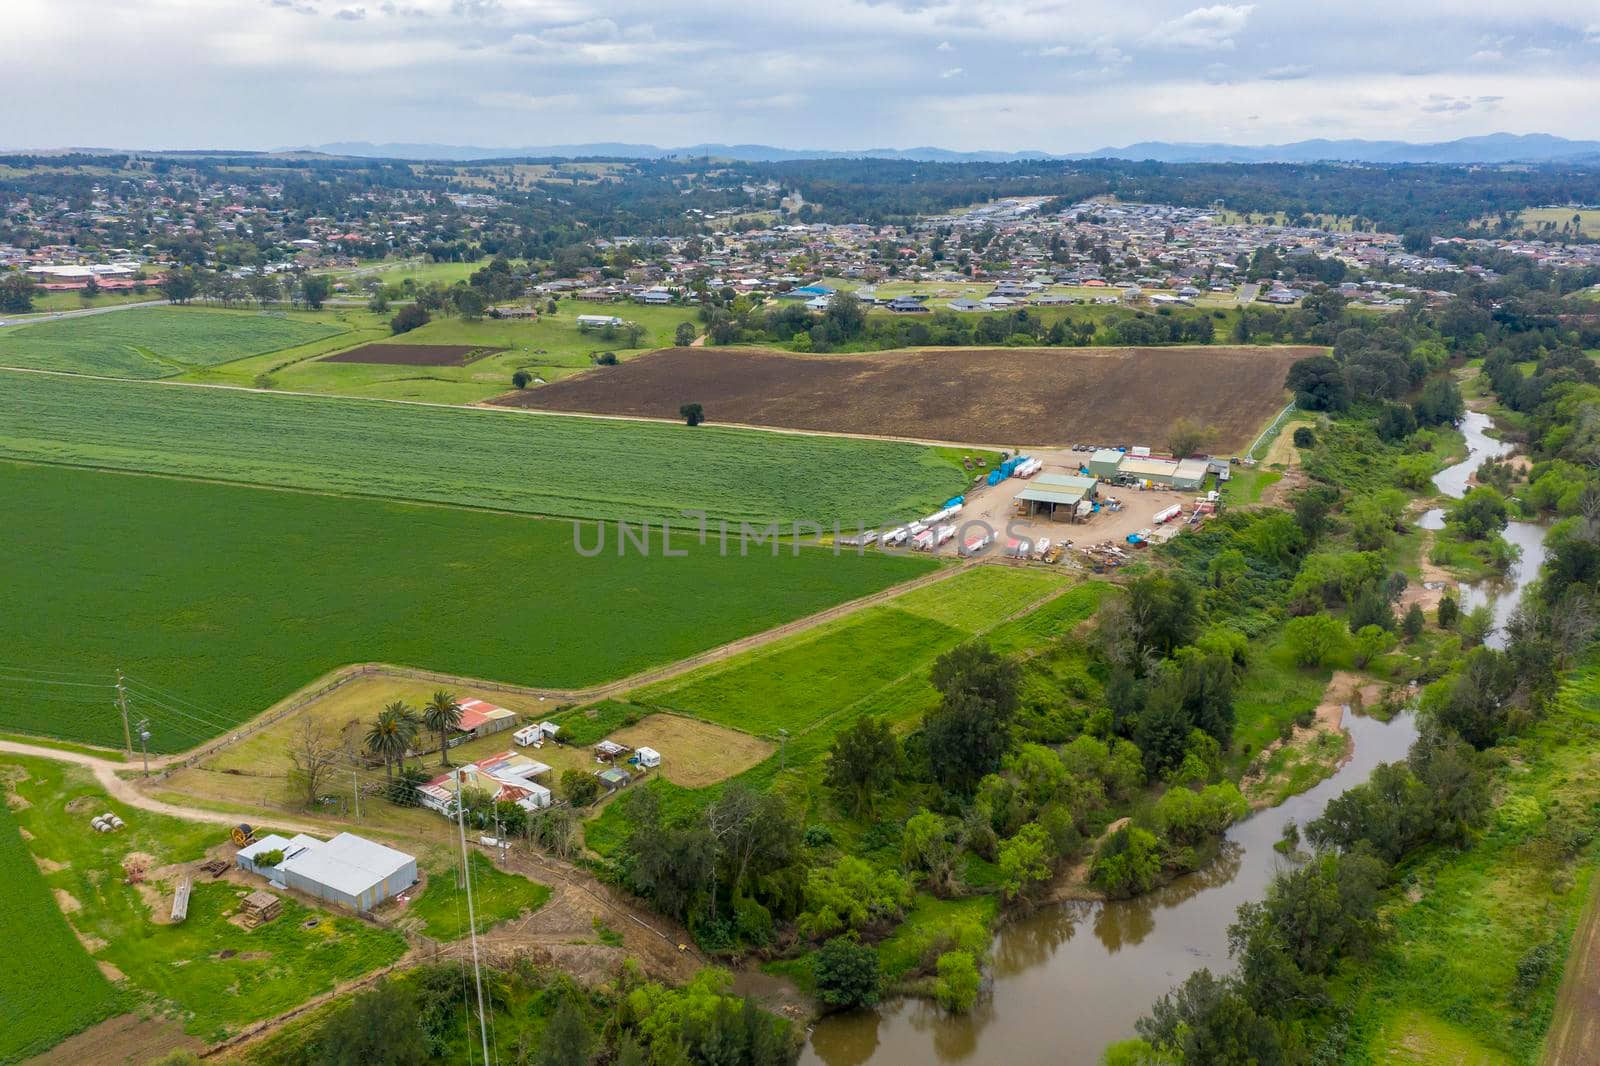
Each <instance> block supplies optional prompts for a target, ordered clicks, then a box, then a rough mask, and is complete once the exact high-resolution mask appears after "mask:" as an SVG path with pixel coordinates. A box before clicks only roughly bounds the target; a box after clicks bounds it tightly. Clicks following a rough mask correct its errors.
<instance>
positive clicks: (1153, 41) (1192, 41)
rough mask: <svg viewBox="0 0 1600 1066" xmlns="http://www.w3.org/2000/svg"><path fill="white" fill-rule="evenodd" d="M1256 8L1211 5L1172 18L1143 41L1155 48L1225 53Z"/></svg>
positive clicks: (1239, 5)
mask: <svg viewBox="0 0 1600 1066" xmlns="http://www.w3.org/2000/svg"><path fill="white" fill-rule="evenodd" d="M1255 9H1256V5H1254V4H1213V5H1211V6H1210V7H1197V8H1195V9H1194V10H1193V11H1190V12H1188V13H1187V14H1184V15H1180V16H1178V17H1177V18H1175V19H1168V20H1167V21H1166V22H1163V23H1161V24H1160V25H1158V26H1156V27H1155V28H1154V29H1152V30H1151V31H1150V32H1149V33H1147V34H1145V36H1144V41H1145V43H1146V44H1148V45H1150V46H1151V47H1154V48H1177V49H1192V50H1195V51H1208V52H1209V51H1226V50H1228V49H1231V48H1233V46H1234V41H1233V38H1234V36H1235V35H1236V34H1238V33H1239V32H1240V31H1242V30H1243V29H1244V27H1245V23H1246V22H1248V21H1249V19H1250V13H1251V12H1252V11H1254V10H1255Z"/></svg>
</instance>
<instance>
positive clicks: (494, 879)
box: [406, 851, 550, 940]
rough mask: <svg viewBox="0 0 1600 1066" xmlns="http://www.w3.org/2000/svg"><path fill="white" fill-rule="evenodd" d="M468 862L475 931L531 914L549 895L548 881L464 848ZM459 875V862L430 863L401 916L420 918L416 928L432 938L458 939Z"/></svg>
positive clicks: (462, 911)
mask: <svg viewBox="0 0 1600 1066" xmlns="http://www.w3.org/2000/svg"><path fill="white" fill-rule="evenodd" d="M468 863H469V868H470V869H471V871H472V910H473V916H474V917H475V918H476V919H477V922H476V928H477V931H478V932H480V933H481V932H483V931H485V930H486V929H489V928H490V927H491V926H495V925H499V924H500V923H501V922H505V921H510V920H511V919H512V918H516V917H519V916H521V915H523V914H532V913H533V912H534V911H536V910H538V909H539V908H540V907H543V906H544V905H545V903H547V902H548V901H549V899H550V888H549V886H548V885H541V884H539V883H538V882H536V881H530V880H528V879H527V878H526V877H523V876H521V875H520V874H514V873H509V872H507V871H505V870H502V869H500V868H499V867H498V866H496V865H495V864H494V863H492V862H490V861H489V860H488V858H486V857H485V856H483V855H482V854H480V853H478V852H476V851H474V852H470V853H469V854H468ZM460 876H461V864H460V863H456V864H454V865H451V866H439V867H432V868H430V869H429V870H428V883H427V887H426V888H425V889H424V890H423V892H422V895H421V896H419V897H417V898H416V899H414V900H412V901H411V903H410V905H409V906H408V907H407V908H406V915H407V917H409V918H412V919H414V920H416V921H419V922H421V923H422V931H423V932H424V933H426V934H428V935H429V936H430V937H432V938H433V939H435V940H458V939H460V938H461V937H464V936H466V935H467V902H466V900H467V893H466V890H465V889H464V888H463V887H461V886H460V884H459V879H460Z"/></svg>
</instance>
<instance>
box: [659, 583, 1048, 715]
mask: <svg viewBox="0 0 1600 1066" xmlns="http://www.w3.org/2000/svg"><path fill="white" fill-rule="evenodd" d="M1062 580H1063V579H1062V578H1061V577H1060V576H1059V575H1057V574H1052V573H1050V572H1048V571H1042V570H1021V569H1013V568H1010V567H996V566H985V567H976V568H974V569H972V570H971V571H969V572H968V573H965V574H960V575H958V576H956V577H954V578H951V579H950V580H948V581H942V582H940V583H938V584H937V585H933V586H930V587H928V588H922V589H916V590H914V591H912V592H909V593H907V594H906V595H904V596H900V597H897V598H896V599H895V600H893V601H892V602H891V603H889V604H887V605H884V606H882V607H872V608H868V609H867V610H864V611H860V612H857V613H856V614H853V615H851V616H849V617H848V618H843V619H840V620H838V621H837V622H833V623H830V624H828V625H824V626H819V627H818V628H816V629H814V630H811V631H809V632H806V633H802V634H799V635H797V636H795V637H792V638H789V639H787V640H781V641H778V642H776V643H774V644H771V645H769V646H768V647H766V648H760V649H757V650H755V651H753V652H750V653H748V654H745V655H741V656H738V657H736V658H733V659H729V660H727V661H725V662H722V663H715V664H712V665H710V666H706V667H702V668H701V669H700V670H697V671H695V672H693V673H690V674H687V675H685V676H684V677H682V678H677V679H674V680H672V681H667V682H663V683H662V684H660V685H655V686H651V687H648V688H645V689H641V690H640V691H638V692H635V693H633V694H632V698H633V699H634V700H635V701H636V702H639V703H645V704H656V705H660V706H664V707H670V708H673V709H676V710H681V711H683V712H685V713H687V714H690V715H693V716H695V717H698V718H703V719H706V720H707V721H711V722H716V723H718V724H720V725H726V726H730V727H732V728H735V729H741V730H744V731H745V732H749V733H756V734H760V735H764V736H775V735H776V734H777V731H778V730H779V729H788V730H789V731H790V732H791V733H802V732H805V731H806V730H809V729H811V728H813V727H814V726H816V725H817V724H818V723H819V722H821V721H822V720H823V719H825V718H828V717H829V716H831V715H833V714H834V713H836V712H838V711H840V710H841V709H842V708H846V707H848V706H850V705H851V704H852V703H853V702H854V701H855V700H857V699H858V698H860V697H861V696H862V694H864V693H872V692H875V691H876V690H878V689H879V688H881V687H883V686H884V685H885V684H886V683H888V682H890V681H893V680H894V679H896V678H899V677H901V676H903V675H906V674H908V673H912V672H913V671H915V670H916V669H917V668H918V667H919V666H923V665H926V664H927V663H930V662H932V661H933V659H934V658H936V657H937V656H938V655H939V654H940V653H942V652H944V651H947V650H948V649H950V648H953V647H955V646H956V645H957V644H959V643H961V642H962V641H963V640H965V639H967V638H968V637H970V636H971V635H972V634H973V633H975V632H977V631H978V630H979V629H980V628H983V627H985V626H986V625H989V624H992V623H993V622H995V621H997V620H998V619H999V618H1002V617H1004V616H1005V615H1007V614H1010V613H1012V612H1015V611H1019V610H1021V609H1022V608H1024V607H1026V606H1027V605H1028V604H1030V603H1032V602H1033V601H1035V600H1037V599H1039V598H1040V597H1041V596H1043V595H1045V594H1046V593H1048V592H1049V591H1051V590H1052V589H1053V588H1057V587H1059V585H1060V583H1061V581H1062Z"/></svg>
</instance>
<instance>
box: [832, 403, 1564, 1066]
mask: <svg viewBox="0 0 1600 1066" xmlns="http://www.w3.org/2000/svg"><path fill="white" fill-rule="evenodd" d="M1492 425H1493V424H1492V422H1491V421H1490V419H1489V418H1488V416H1486V415H1483V414H1480V413H1477V412H1472V413H1469V414H1468V415H1467V417H1466V419H1465V420H1464V422H1463V425H1462V427H1461V428H1462V431H1463V433H1464V434H1465V435H1466V438H1467V444H1468V455H1467V459H1466V460H1465V461H1464V462H1461V463H1459V464H1457V465H1456V466H1453V467H1450V468H1449V469H1447V470H1444V471H1442V472H1440V474H1439V475H1438V477H1436V478H1435V479H1434V480H1435V483H1436V484H1437V485H1438V487H1439V490H1440V492H1441V493H1443V494H1444V495H1447V496H1451V497H1459V496H1461V495H1462V493H1464V492H1465V491H1466V489H1467V486H1468V484H1469V483H1470V478H1471V475H1472V472H1473V471H1474V470H1476V469H1477V466H1478V464H1479V463H1480V462H1482V461H1483V460H1484V459H1486V458H1489V457H1498V456H1500V455H1503V454H1505V452H1506V451H1508V450H1509V449H1508V447H1507V446H1506V445H1505V444H1503V443H1502V442H1500V441H1497V440H1495V439H1493V438H1492V437H1489V436H1488V435H1487V432H1486V431H1487V430H1488V429H1490V428H1492ZM1442 520H1443V512H1442V511H1430V512H1428V514H1427V515H1425V516H1424V521H1423V523H1422V524H1424V525H1426V526H1431V527H1435V528H1436V527H1437V524H1440V523H1442ZM1505 535H1506V538H1507V539H1508V540H1511V541H1512V542H1513V543H1517V544H1519V545H1520V546H1521V548H1522V551H1523V555H1522V561H1521V563H1520V565H1519V566H1518V567H1517V568H1516V569H1514V570H1513V571H1512V573H1511V574H1510V575H1509V576H1508V577H1507V578H1506V579H1502V580H1496V581H1493V582H1484V583H1483V584H1482V585H1481V586H1476V587H1464V588H1463V590H1462V600H1463V603H1464V604H1465V605H1466V606H1469V607H1470V606H1475V605H1477V604H1478V603H1490V604H1491V605H1492V606H1493V607H1494V610H1495V616H1496V619H1497V621H1499V622H1501V623H1503V622H1504V619H1505V617H1507V616H1509V614H1510V612H1511V610H1512V608H1513V607H1514V605H1515V603H1516V600H1517V598H1518V596H1519V595H1520V593H1521V590H1522V587H1523V586H1524V585H1525V584H1526V583H1527V581H1528V580H1530V579H1531V577H1532V576H1534V575H1537V574H1538V571H1539V563H1540V562H1541V561H1542V560H1543V542H1544V527H1542V526H1539V525H1535V524H1533V523H1518V522H1514V523H1512V528H1510V529H1508V530H1507V531H1506V534H1505ZM1523 575H1528V576H1527V577H1524V576H1523ZM1496 638H1499V634H1498V633H1497V634H1496ZM1491 642H1493V641H1491ZM1344 725H1345V728H1346V729H1347V730H1349V732H1350V736H1351V738H1352V740H1353V741H1354V753H1353V755H1352V757H1351V759H1350V761H1349V762H1347V763H1345V765H1344V766H1343V767H1341V768H1340V769H1339V770H1338V771H1337V772H1336V773H1334V774H1333V776H1331V777H1329V778H1328V779H1327V780H1325V781H1323V782H1321V783H1320V784H1318V785H1317V786H1316V787H1315V788H1312V789H1310V790H1309V791H1307V792H1304V793H1301V794H1300V795H1298V796H1295V797H1294V798H1292V799H1290V800H1288V801H1287V802H1286V803H1284V804H1282V805H1280V806H1278V807H1274V808H1272V809H1270V810H1265V811H1261V812H1259V813H1257V814H1254V815H1252V816H1251V817H1249V818H1247V819H1245V820H1244V821H1243V822H1240V823H1239V824H1238V825H1235V826H1234V827H1233V828H1232V829H1230V830H1229V831H1228V833H1227V836H1226V838H1225V840H1224V843H1223V847H1222V851H1221V854H1220V855H1219V857H1218V858H1217V860H1216V861H1215V862H1213V863H1212V864H1211V865H1210V866H1208V867H1206V868H1205V869H1203V870H1200V871H1198V872H1196V873H1193V874H1189V875H1187V876H1185V877H1181V878H1179V879H1178V880H1176V881H1174V882H1173V883H1172V884H1170V885H1167V886H1165V887H1164V888H1161V889H1158V890H1157V891H1155V892H1152V893H1150V894H1149V895H1147V896H1144V897H1141V898H1140V899H1135V900H1122V901H1114V902H1107V903H1068V904H1062V905H1058V906H1049V907H1046V908H1043V909H1041V910H1040V911H1038V912H1036V913H1034V914H1032V915H1029V916H1028V917H1026V918H1023V919H1021V920H1019V921H1015V922H1011V923H1008V924H1006V925H1004V926H1002V927H1001V929H1000V930H999V932H998V934H997V935H996V936H995V939H994V944H993V971H994V988H993V995H991V996H987V997H985V998H984V999H983V1000H982V1001H980V1003H979V1005H978V1007H977V1009H976V1010H974V1011H973V1012H972V1013H971V1014H970V1015H961V1016H952V1015H948V1014H945V1013H944V1012H943V1011H941V1010H939V1009H938V1008H937V1007H936V1006H934V1005H932V1004H930V1003H927V1002H924V1001H921V1000H901V1001H898V1002H895V1003H893V1004H889V1005H886V1006H884V1007H882V1008H880V1009H878V1010H873V1011H851V1012H848V1013H843V1014H834V1015H830V1016H828V1017H826V1018H824V1019H822V1021H820V1022H819V1023H818V1024H817V1026H816V1028H815V1029H814V1030H813V1032H812V1035H811V1040H810V1042H809V1043H808V1044H807V1046H806V1049H805V1053H804V1055H803V1056H802V1058H801V1062H802V1063H804V1064H806V1066H860V1064H863V1063H875V1064H883V1066H905V1064H909V1063H924V1062H948V1063H970V1064H972V1066H991V1064H992V1066H1023V1064H1032V1063H1072V1064H1075V1066H1076V1064H1085V1066H1087V1064H1091V1063H1095V1062H1098V1061H1099V1058H1100V1053H1101V1052H1102V1051H1103V1050H1104V1049H1105V1047H1106V1045H1107V1044H1110V1043H1112V1042H1114V1041H1117V1040H1121V1039H1124V1038H1126V1037H1129V1036H1131V1035H1133V1024H1134V1022H1135V1021H1136V1020H1138V1018H1139V1017H1140V1016H1141V1015H1143V1014H1145V1013H1146V1012H1147V1011H1149V1009H1150V1006H1151V1004H1152V1003H1154V1002H1155V1000H1156V999H1157V998H1159V997H1160V996H1161V995H1162V994H1164V993H1165V992H1167V991H1168V990H1170V989H1171V988H1172V987H1173V986H1174V985H1177V984H1178V983H1180V982H1181V981H1183V980H1184V978H1186V977H1187V976H1188V975H1189V974H1191V973H1193V972H1194V971H1195V970H1197V969H1199V968H1201V967H1203V966H1204V967H1209V968H1211V969H1212V970H1214V971H1223V970H1227V969H1229V968H1230V967H1231V966H1232V962H1231V960H1230V959H1229V957H1228V941H1227V929H1228V925H1229V923H1231V922H1232V921H1233V918H1234V912H1235V911H1236V910H1237V909H1238V907H1239V905H1240V904H1241V903H1245V902H1248V901H1251V900H1256V899H1260V898H1261V897H1262V895H1263V894H1264V893H1265V891H1266V888H1267V885H1268V884H1269V882H1270V881H1271V880H1272V877H1273V875H1274V874H1275V873H1276V872H1277V871H1278V870H1279V869H1280V868H1281V867H1282V866H1283V864H1284V863H1285V862H1286V860H1285V859H1284V858H1283V857H1282V856H1281V855H1280V854H1279V853H1278V852H1277V851H1275V850H1274V849H1273V846H1272V845H1273V844H1274V843H1276V842H1277V841H1278V839H1279V838H1280V836H1281V835H1282V833H1283V827H1284V825H1285V824H1286V823H1288V822H1291V821H1292V822H1295V823H1297V824H1300V825H1304V824H1305V823H1306V822H1308V821H1310V820H1312V819H1314V818H1316V817H1317V816H1318V815H1319V814H1321V813H1322V810H1323V808H1324V807H1325V806H1326V805H1327V804H1328V802H1329V801H1330V800H1332V799H1333V798H1334V797H1335V796H1338V795H1339V794H1340V793H1342V792H1344V791H1345V790H1346V789H1348V788H1350V787H1351V786H1353V785H1356V784H1359V783H1361V782H1363V781H1365V780H1366V779H1367V776H1368V775H1369V774H1371V773H1372V770H1373V768H1374V767H1376V766H1377V765H1378V764H1379V763H1383V762H1392V761H1394V760H1396V759H1400V758H1404V757H1405V754H1406V751H1407V749H1408V748H1410V746H1411V742H1412V741H1413V740H1415V739H1416V735H1417V730H1416V725H1415V723H1414V722H1413V720H1412V716H1411V714H1410V712H1406V713H1402V714H1400V715H1398V716H1396V717H1395V718H1394V720H1393V721H1391V722H1389V723H1384V722H1380V721H1378V720H1377V719H1375V718H1365V717H1359V716H1356V715H1352V714H1346V716H1345V720H1344Z"/></svg>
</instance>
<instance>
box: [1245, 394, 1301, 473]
mask: <svg viewBox="0 0 1600 1066" xmlns="http://www.w3.org/2000/svg"><path fill="white" fill-rule="evenodd" d="M1292 414H1294V401H1293V400H1290V401H1289V404H1288V406H1286V407H1284V409H1283V410H1281V411H1279V412H1278V417H1277V418H1274V419H1273V420H1272V425H1270V426H1268V427H1267V428H1266V429H1264V430H1262V431H1261V435H1260V436H1259V437H1257V438H1256V439H1255V442H1254V443H1252V444H1251V445H1250V448H1249V450H1248V451H1246V452H1245V455H1247V456H1249V457H1250V458H1252V459H1254V458H1256V452H1258V451H1260V450H1261V446H1262V445H1263V444H1266V443H1267V442H1269V441H1270V440H1272V438H1273V437H1275V436H1277V435H1278V430H1280V429H1282V428H1283V423H1284V420H1285V419H1287V418H1288V417H1289V416H1290V415H1292Z"/></svg>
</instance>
